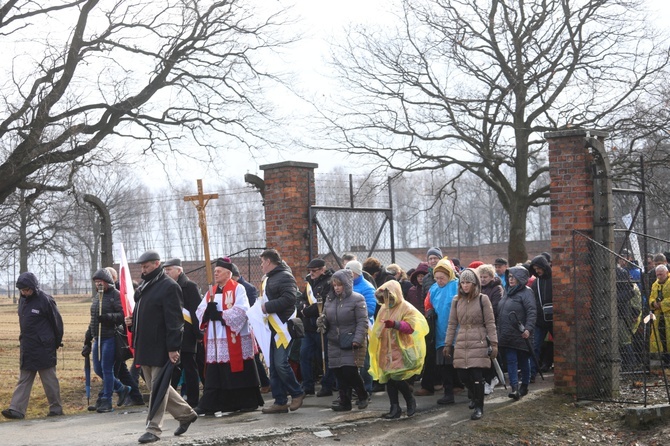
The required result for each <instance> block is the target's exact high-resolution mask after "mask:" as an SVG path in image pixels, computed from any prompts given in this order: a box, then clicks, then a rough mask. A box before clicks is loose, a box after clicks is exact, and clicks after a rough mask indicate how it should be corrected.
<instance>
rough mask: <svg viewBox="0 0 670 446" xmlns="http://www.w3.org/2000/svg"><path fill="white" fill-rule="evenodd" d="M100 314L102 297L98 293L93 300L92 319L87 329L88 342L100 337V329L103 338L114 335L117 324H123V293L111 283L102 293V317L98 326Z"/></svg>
mask: <svg viewBox="0 0 670 446" xmlns="http://www.w3.org/2000/svg"><path fill="white" fill-rule="evenodd" d="M99 314H100V298H99V296H98V294H97V293H96V294H95V296H93V300H92V302H91V321H90V322H89V324H88V330H87V331H86V342H89V341H90V340H91V339H93V338H97V337H98V329H99V328H101V329H102V330H101V332H100V335H101V336H102V337H103V338H112V337H114V331H115V330H116V326H117V325H120V324H123V307H122V306H121V293H119V290H117V289H116V288H114V286H113V285H110V286H109V287H108V288H107V289H106V290H105V292H104V293H103V294H102V317H103V321H102V324H100V325H101V327H98V315H99Z"/></svg>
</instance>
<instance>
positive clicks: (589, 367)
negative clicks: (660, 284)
mask: <svg viewBox="0 0 670 446" xmlns="http://www.w3.org/2000/svg"><path fill="white" fill-rule="evenodd" d="M629 257H630V256H622V255H619V254H617V253H616V252H614V251H611V250H609V249H607V248H606V247H605V246H603V245H601V244H599V243H598V242H596V241H595V240H593V239H591V238H590V237H588V236H586V235H585V234H582V233H580V232H578V231H575V232H574V233H573V268H574V269H573V271H574V273H573V284H574V294H575V317H576V321H575V324H576V328H577V334H576V337H575V342H576V345H575V348H576V352H577V399H585V400H593V401H614V402H622V403H628V404H644V405H647V404H657V403H661V402H670V391H669V388H668V377H667V373H666V370H667V369H666V368H665V367H663V366H664V365H670V362H668V363H666V364H664V363H663V362H662V360H663V359H664V357H663V356H664V355H663V353H659V352H656V351H654V350H651V349H650V340H651V339H652V338H656V339H658V336H659V335H660V333H659V331H658V326H657V324H654V323H653V318H652V317H650V316H649V315H650V311H649V303H648V302H649V292H648V291H647V290H648V284H650V283H652V282H653V281H654V280H656V278H655V276H654V277H653V279H651V278H650V277H649V274H651V275H653V274H654V272H653V270H652V271H651V272H647V273H646V274H645V271H644V270H643V269H642V268H640V267H639V266H638V265H637V264H636V263H634V262H632V261H631V260H630V258H629ZM645 276H646V277H645ZM654 345H655V344H654ZM668 359H670V356H668Z"/></svg>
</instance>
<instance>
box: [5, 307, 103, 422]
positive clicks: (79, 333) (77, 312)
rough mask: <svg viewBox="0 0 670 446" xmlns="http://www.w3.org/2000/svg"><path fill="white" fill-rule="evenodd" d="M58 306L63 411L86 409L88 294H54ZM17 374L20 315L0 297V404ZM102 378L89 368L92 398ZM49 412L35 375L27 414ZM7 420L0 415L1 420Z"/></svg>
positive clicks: (35, 415) (73, 411)
mask: <svg viewBox="0 0 670 446" xmlns="http://www.w3.org/2000/svg"><path fill="white" fill-rule="evenodd" d="M56 302H57V303H58V308H59V310H60V312H61V315H62V316H63V324H64V326H65V334H64V336H63V345H64V347H63V348H62V349H60V350H58V366H57V374H58V379H59V381H60V387H61V399H62V400H63V411H64V412H65V413H67V414H74V413H78V412H85V411H86V408H87V405H88V404H87V400H86V390H85V379H84V358H83V357H82V356H81V349H82V347H83V344H84V333H86V328H87V327H88V323H89V319H90V316H89V315H90V312H89V311H90V306H91V299H90V297H89V296H56ZM18 377H19V318H18V315H17V306H16V305H14V304H12V300H11V299H7V298H0V383H2V385H1V386H0V408H2V409H5V408H7V407H9V403H10V400H11V398H12V392H13V391H14V386H15V385H16V381H17V379H18ZM101 385H102V381H101V380H100V378H98V377H97V376H96V375H95V373H93V371H92V365H91V400H92V401H95V399H96V397H97V394H98V391H99V390H100V387H101ZM47 412H49V406H48V404H47V400H46V397H45V396H44V390H43V389H42V384H41V381H40V379H39V375H38V377H37V378H36V379H35V384H34V385H33V390H32V392H31V394H30V404H29V405H28V411H27V414H26V418H40V417H44V416H46V414H47ZM3 421H6V420H5V419H4V418H3V417H0V422H3Z"/></svg>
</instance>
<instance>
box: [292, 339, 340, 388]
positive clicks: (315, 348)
mask: <svg viewBox="0 0 670 446" xmlns="http://www.w3.org/2000/svg"><path fill="white" fill-rule="evenodd" d="M320 354H321V334H319V333H314V332H309V331H306V332H305V337H304V338H302V344H301V345H300V373H301V374H302V390H304V391H305V392H310V391H311V392H313V391H314V371H313V370H312V363H313V362H314V360H315V359H317V358H318V355H320ZM324 357H325V358H326V366H325V367H326V373H325V374H324V375H323V377H322V378H321V388H323V389H326V390H333V387H334V386H335V376H334V375H333V371H332V370H330V369H329V368H328V343H327V342H325V339H324Z"/></svg>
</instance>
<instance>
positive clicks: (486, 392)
mask: <svg viewBox="0 0 670 446" xmlns="http://www.w3.org/2000/svg"><path fill="white" fill-rule="evenodd" d="M492 392H493V386H491V385H490V384H489V383H484V395H490V394H491V393H492Z"/></svg>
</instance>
